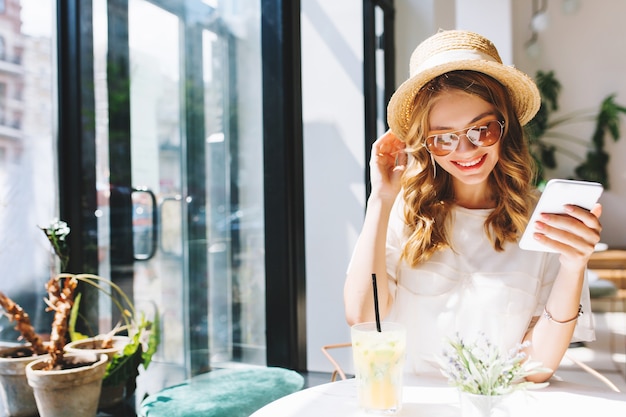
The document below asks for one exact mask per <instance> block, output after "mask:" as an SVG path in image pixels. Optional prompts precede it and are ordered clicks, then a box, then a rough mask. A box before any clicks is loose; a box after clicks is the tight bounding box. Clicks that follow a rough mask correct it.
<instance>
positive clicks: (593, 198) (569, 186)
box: [519, 179, 604, 252]
mask: <svg viewBox="0 0 626 417" xmlns="http://www.w3.org/2000/svg"><path fill="white" fill-rule="evenodd" d="M603 190H604V189H603V187H602V184H600V183H598V182H589V181H574V180H561V179H554V180H550V181H548V183H547V184H546V187H545V188H544V190H543V193H541V197H539V201H538V202H537V206H536V207H535V210H534V211H533V214H532V216H531V217H530V221H529V222H528V225H527V226H526V230H524V234H523V235H522V238H521V239H520V241H519V247H520V248H522V249H525V250H533V251H540V252H555V250H553V249H551V248H548V247H547V246H545V245H543V244H542V243H541V242H539V241H537V240H535V238H533V233H535V232H536V229H535V221H537V219H538V217H539V216H540V215H541V213H565V209H564V207H563V206H565V205H566V204H573V205H575V206H579V207H582V208H584V209H587V210H591V209H592V208H593V206H594V205H595V204H596V203H597V202H598V199H599V198H600V195H601V194H602V191H603Z"/></svg>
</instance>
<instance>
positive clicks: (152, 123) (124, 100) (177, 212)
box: [93, 0, 266, 398]
mask: <svg viewBox="0 0 626 417" xmlns="http://www.w3.org/2000/svg"><path fill="white" fill-rule="evenodd" d="M256 3H257V2H255V1H248V2H241V3H239V7H240V8H234V6H233V5H232V4H228V5H227V6H224V5H220V4H218V2H217V1H200V0H188V1H169V0H114V1H112V0H109V1H105V0H94V3H93V16H94V17H93V26H94V79H95V83H96V85H95V94H96V99H95V102H96V146H97V151H96V153H97V156H96V159H97V161H96V165H97V184H98V186H97V187H98V198H99V200H98V246H99V254H100V258H99V273H100V274H101V275H104V276H110V277H111V279H112V280H113V281H115V282H117V283H118V284H119V285H121V286H122V287H123V288H125V290H126V291H127V292H129V293H132V294H133V296H134V300H135V304H136V307H137V308H138V309H140V310H142V311H145V312H146V313H147V314H149V315H151V314H152V315H153V314H158V315H159V318H160V322H161V345H160V346H159V349H158V351H157V354H156V355H155V362H154V364H151V365H150V368H149V370H148V372H146V373H145V374H144V375H141V377H140V381H139V388H138V390H139V392H138V393H137V397H138V398H141V396H142V390H143V392H154V391H155V390H157V389H159V388H161V387H163V386H168V385H172V384H175V383H178V382H180V381H182V380H183V379H185V378H187V377H189V376H192V375H194V374H198V373H202V372H206V371H208V370H209V369H211V368H215V367H224V366H230V365H231V364H232V363H235V362H246V363H253V364H259V365H263V364H265V356H266V355H265V323H264V317H265V313H264V312H265V306H264V301H263V300H264V299H265V295H264V288H265V277H264V270H265V265H264V227H263V224H264V213H263V182H262V181H263V175H262V172H263V171H262V134H261V131H262V126H261V125H260V124H261V91H260V83H255V82H254V81H255V80H260V66H257V67H255V66H249V65H248V64H250V63H253V62H259V61H260V42H259V36H260V35H259V33H258V32H259V30H258V27H259V22H258V15H259V13H260V11H259V6H258V4H256ZM255 28H256V29H255ZM239 68H242V70H240V69H239ZM255 68H256V69H255ZM240 71H242V72H243V73H244V74H245V75H246V76H245V78H240V77H239V76H238V73H239V72H240ZM244 121H245V123H244ZM99 309H100V315H99V316H100V320H101V325H102V326H105V327H107V328H108V327H110V326H111V325H113V324H114V322H115V321H116V317H115V314H113V313H111V314H109V312H110V311H111V307H110V305H107V304H106V300H105V299H101V300H100V307H99ZM103 318H104V319H103Z"/></svg>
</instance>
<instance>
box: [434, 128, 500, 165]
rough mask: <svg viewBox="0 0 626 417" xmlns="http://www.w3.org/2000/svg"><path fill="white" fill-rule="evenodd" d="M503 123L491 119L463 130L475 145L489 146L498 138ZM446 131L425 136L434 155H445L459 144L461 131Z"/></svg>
mask: <svg viewBox="0 0 626 417" xmlns="http://www.w3.org/2000/svg"><path fill="white" fill-rule="evenodd" d="M503 128H504V124H503V123H501V122H499V121H497V120H493V121H491V122H488V123H487V124H486V125H485V126H473V127H470V128H469V129H467V130H466V131H465V133H464V134H465V136H467V139H468V140H469V141H470V142H472V144H474V145H475V146H491V145H493V144H495V143H496V142H497V141H499V140H500V138H501V137H502V130H503ZM458 132H459V131H457V132H448V133H439V134H436V135H430V136H428V137H427V138H426V148H427V149H428V151H429V152H430V153H432V154H433V155H436V156H445V155H448V154H449V153H451V152H452V151H454V150H455V149H456V148H457V146H459V141H460V139H461V136H463V133H458Z"/></svg>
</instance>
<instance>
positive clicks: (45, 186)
mask: <svg viewBox="0 0 626 417" xmlns="http://www.w3.org/2000/svg"><path fill="white" fill-rule="evenodd" d="M294 3H295V4H294ZM625 15H626V3H625V2H622V1H620V0H594V1H590V0H544V1H538V0H534V1H531V0H528V1H513V0H498V1H493V0H456V1H454V0H402V1H401V0H396V1H390V0H386V1H385V0H342V1H335V0H303V1H301V2H300V4H299V5H298V4H297V2H290V1H288V0H282V1H280V0H237V1H235V0H109V1H106V0H91V1H86V0H47V1H44V0H0V230H1V231H2V232H1V233H0V290H2V291H3V292H5V293H6V294H8V295H10V296H13V297H14V298H15V299H16V300H17V301H18V302H20V303H21V304H23V306H24V307H25V308H27V309H30V311H31V316H32V317H33V318H34V320H35V323H36V325H37V326H39V328H45V327H46V326H47V324H46V320H49V319H48V318H47V313H45V312H44V311H43V305H42V303H41V301H40V300H41V298H42V297H43V295H44V283H45V282H46V280H47V278H48V277H49V275H50V273H51V268H54V264H53V263H52V261H51V259H52V257H51V253H50V247H49V245H48V242H47V241H46V239H45V236H44V235H43V233H42V232H41V230H40V229H39V227H43V226H46V225H48V224H50V221H51V220H52V219H53V218H59V217H60V218H61V219H62V220H64V221H67V222H68V224H69V226H70V228H71V233H70V235H69V236H68V239H69V243H70V247H71V259H70V264H69V267H68V271H70V272H91V273H97V274H100V275H102V276H104V277H107V278H111V279H112V280H113V281H115V282H117V283H118V284H120V285H121V286H122V287H123V288H125V289H126V290H127V291H128V292H129V293H130V294H132V295H133V296H134V298H135V300H136V304H137V306H138V308H141V309H143V310H144V311H148V312H149V313H150V312H151V313H154V312H157V314H159V315H160V317H161V322H162V326H163V329H162V341H161V346H160V347H159V350H158V352H157V354H156V356H155V358H154V361H155V362H154V365H151V368H150V369H149V370H148V374H149V375H150V377H149V378H148V377H145V375H143V376H144V378H143V379H142V380H140V390H143V391H145V392H153V391H155V390H157V389H159V388H161V387H164V386H168V385H172V384H175V383H177V382H180V381H182V380H183V379H185V378H187V377H189V376H191V375H195V374H198V373H201V372H206V371H207V370H209V369H211V368H219V367H228V366H234V365H237V364H242V363H243V364H253V365H271V366H284V367H288V368H292V369H296V370H300V371H307V370H308V371H312V372H316V371H320V372H328V371H330V370H331V367H330V363H329V362H328V361H327V359H326V358H325V357H324V356H323V355H322V353H321V351H320V347H321V346H323V345H326V344H329V343H339V342H344V341H348V340H349V328H348V326H347V324H346V323H345V320H344V316H343V307H342V290H343V279H344V274H345V270H346V268H347V264H348V262H349V259H350V255H351V251H352V248H353V246H354V244H355V240H356V237H357V234H358V232H359V230H360V226H361V223H362V220H363V214H364V207H365V201H366V195H367V177H366V176H367V154H368V150H369V146H370V144H371V143H372V141H373V140H374V139H375V137H376V135H378V134H380V133H381V132H383V131H384V130H385V125H384V103H385V98H386V97H388V96H389V94H391V92H392V91H393V87H394V86H397V85H398V84H399V83H400V82H402V81H403V80H405V79H406V78H407V76H408V59H409V56H410V54H411V52H412V51H413V49H414V47H415V46H416V45H417V44H418V43H419V42H420V41H421V40H423V39H425V38H426V37H428V36H429V35H431V34H432V33H434V32H435V31H437V30H438V29H439V28H444V29H451V28H462V29H468V30H474V31H477V32H479V33H482V34H484V35H486V36H487V37H488V38H490V39H492V40H493V41H494V43H495V44H496V46H497V48H498V49H499V51H500V54H501V56H502V59H503V61H504V62H505V63H508V64H514V65H515V66H516V67H518V68H519V69H521V70H523V71H525V72H526V73H528V74H529V75H534V74H536V72H537V71H538V70H542V71H554V73H555V75H556V78H557V79H558V80H559V82H560V83H561V85H562V91H561V95H560V99H559V103H560V109H559V111H558V112H557V113H556V116H558V115H563V114H567V113H569V112H575V111H578V110H581V109H592V110H593V109H597V108H598V106H599V104H600V102H601V101H602V100H603V99H604V98H605V97H606V96H608V95H610V94H615V99H616V101H617V102H618V103H623V104H626V77H624V74H626V49H625V48H626V47H625V46H624V44H623V39H626V25H624V24H623V16H625ZM385 30H386V32H385ZM383 33H385V36H381V35H382V34H383ZM392 34H393V35H392ZM623 119H624V118H623V117H622V122H624V120H623ZM623 125H624V123H622V126H623ZM593 126H594V125H593V123H592V122H590V121H585V122H579V123H573V124H571V125H568V126H564V127H563V129H564V131H565V132H569V133H571V134H572V135H574V136H578V137H581V138H591V135H592V133H593ZM560 145H561V146H564V147H566V148H567V149H569V150H570V151H571V152H574V153H578V154H580V155H581V156H582V155H584V153H585V151H586V149H585V148H584V147H581V146H579V145H574V144H571V143H565V144H563V143H561V144H560ZM605 149H606V151H607V152H608V154H609V155H610V161H609V164H608V173H609V178H610V189H608V190H606V191H605V193H604V195H603V196H602V198H601V202H602V203H603V205H604V211H603V215H602V222H603V226H604V230H603V234H602V241H603V242H604V243H606V244H607V245H608V246H609V248H626V227H625V226H624V205H625V203H626V168H625V167H626V139H621V140H618V141H612V140H608V139H607V142H606V144H605ZM557 158H558V159H557V161H558V167H557V169H556V170H553V171H549V175H550V176H551V177H569V176H571V175H572V173H573V169H574V167H575V166H576V165H577V164H578V161H577V160H575V159H574V158H572V157H570V156H568V155H567V153H565V154H561V153H557ZM85 308H86V311H85V314H86V315H87V316H89V317H91V318H92V320H93V322H94V323H95V325H96V326H100V327H102V328H105V327H107V326H108V327H110V326H111V324H112V323H113V322H114V321H115V317H114V316H115V315H114V313H112V308H111V305H110V302H109V303H108V302H107V300H106V299H102V298H101V299H99V300H98V299H97V298H96V299H95V300H92V303H91V304H90V306H89V307H85ZM12 327H13V325H12V324H11V323H9V322H8V321H7V320H6V319H4V318H3V319H2V321H0V336H1V338H2V340H3V341H15V334H14V333H13V331H12ZM338 356H339V358H340V360H341V359H342V354H341V353H338ZM344 359H345V358H344Z"/></svg>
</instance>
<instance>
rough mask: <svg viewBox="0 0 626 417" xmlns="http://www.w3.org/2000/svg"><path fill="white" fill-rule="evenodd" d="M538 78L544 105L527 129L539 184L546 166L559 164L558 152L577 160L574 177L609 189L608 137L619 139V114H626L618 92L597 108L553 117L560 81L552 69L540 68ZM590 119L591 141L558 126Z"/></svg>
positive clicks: (543, 177) (549, 167)
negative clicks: (564, 130)
mask: <svg viewBox="0 0 626 417" xmlns="http://www.w3.org/2000/svg"><path fill="white" fill-rule="evenodd" d="M535 81H536V82H537V87H538V88H539V92H540V94H541V107H540V108H539V111H538V112H537V115H536V116H535V117H534V118H533V119H532V120H531V121H530V122H529V123H528V124H527V125H526V132H527V136H528V140H529V145H530V149H531V152H532V154H533V157H534V159H535V161H536V163H537V166H538V175H537V184H538V185H540V186H541V185H543V184H544V183H545V180H546V178H545V169H554V168H556V167H557V160H556V153H557V152H558V153H560V154H563V155H565V156H567V157H569V158H571V159H573V160H574V161H576V162H577V163H578V165H577V166H576V167H575V168H574V175H572V177H574V178H577V179H582V180H587V181H596V182H599V183H601V184H603V185H604V187H605V188H606V189H608V188H609V176H608V171H607V166H608V163H609V155H608V154H607V153H606V152H605V150H604V144H605V137H606V136H607V135H609V136H610V137H611V138H612V139H613V140H614V141H617V140H619V138H620V114H624V113H626V107H624V106H622V105H620V104H618V103H616V102H615V94H610V95H608V96H607V97H606V98H605V99H604V100H603V101H602V103H600V107H599V109H598V110H593V109H586V110H578V111H574V112H572V113H569V114H566V115H563V116H560V117H558V118H554V117H552V114H553V112H555V111H557V110H558V108H559V105H558V98H559V94H560V92H561V84H560V82H559V81H558V80H557V79H556V76H555V75H554V72H553V71H549V72H543V71H538V72H537V74H536V76H535ZM590 121H591V122H595V128H594V131H593V135H592V137H591V141H589V140H585V139H583V138H580V137H577V136H574V135H571V134H567V133H563V132H561V131H559V129H558V128H559V127H563V126H565V125H567V124H570V123H579V122H590ZM572 145H574V146H575V147H578V148H580V151H576V150H575V148H574V149H572ZM583 154H584V155H585V156H584V157H583V156H582V155H583Z"/></svg>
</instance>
